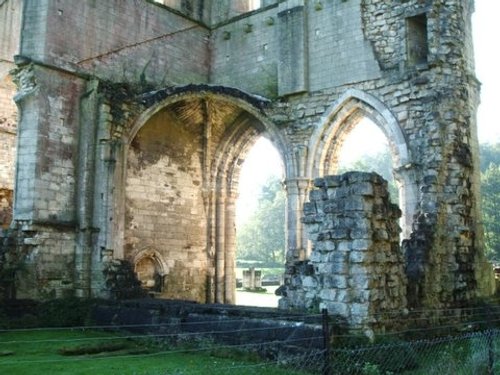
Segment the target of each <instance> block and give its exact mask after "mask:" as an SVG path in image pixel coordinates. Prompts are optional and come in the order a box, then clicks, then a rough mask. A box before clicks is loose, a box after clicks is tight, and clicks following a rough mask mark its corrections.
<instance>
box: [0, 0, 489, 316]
mask: <svg viewBox="0 0 500 375" xmlns="http://www.w3.org/2000/svg"><path fill="white" fill-rule="evenodd" d="M23 3H24V4H23ZM162 3H163V4H164V5H165V6H163V5H159V4H156V3H154V2H151V1H139V0H138V1H126V2H124V1H121V0H109V1H100V2H96V1H92V0H82V1H78V2H69V1H55V0H48V1H44V2H37V1H22V0H6V1H3V2H0V27H2V28H0V40H1V41H2V42H4V41H8V43H2V44H0V46H1V47H2V49H1V51H0V52H1V54H2V55H1V56H0V58H1V61H0V64H1V65H0V68H1V70H0V73H1V74H0V101H1V103H4V101H5V98H7V102H6V103H7V105H6V106H4V105H3V104H2V105H1V106H0V111H2V112H0V122H1V124H0V140H1V141H2V145H3V146H4V148H2V149H0V155H1V156H2V159H0V160H1V163H0V188H2V189H7V190H14V185H15V186H16V191H14V196H15V200H14V207H13V222H12V223H11V227H12V228H13V230H14V232H15V237H16V238H17V239H21V240H20V241H17V240H16V241H17V242H16V243H18V242H22V243H24V245H23V246H25V247H23V249H26V251H27V257H26V259H25V260H26V263H27V266H26V275H25V276H23V277H21V278H20V280H22V282H20V283H19V285H18V289H19V292H20V294H21V295H23V296H32V297H36V298H46V297H47V296H59V295H65V294H76V295H78V296H100V295H104V296H107V295H109V290H107V289H106V288H107V287H106V282H105V276H104V274H103V271H104V270H105V269H106V267H107V265H108V264H109V262H114V261H116V260H120V261H127V262H129V263H130V264H131V269H133V270H134V271H135V272H136V273H137V272H143V268H144V267H145V266H144V265H145V264H150V265H154V267H153V266H151V267H152V269H153V268H154V271H151V272H152V274H153V279H155V278H157V279H158V280H161V281H160V283H161V286H162V288H164V289H162V292H161V293H163V294H164V295H165V296H168V297H172V298H174V297H178V298H189V299H196V300H198V301H200V302H204V301H207V302H212V301H214V302H232V301H234V287H235V280H234V278H235V276H234V259H235V235H234V219H235V218H234V203H235V199H236V197H237V186H238V181H239V179H238V176H239V171H240V167H241V164H242V162H243V160H244V158H245V156H246V153H247V152H248V150H249V149H250V147H251V146H252V144H253V143H254V142H255V140H256V139H257V138H258V137H259V136H261V135H265V136H267V137H269V138H270V139H271V141H272V142H273V144H274V145H275V146H276V148H277V149H278V151H279V152H280V154H281V156H282V158H283V164H284V167H285V181H284V184H285V186H286V192H287V249H286V252H287V265H286V271H285V280H286V285H287V286H288V285H291V286H293V285H295V284H297V283H298V281H297V279H296V278H295V275H296V272H299V273H300V274H303V275H304V277H303V279H304V280H303V281H301V282H304V283H305V285H307V287H308V288H311V290H314V288H316V287H317V285H319V284H318V280H316V279H315V277H316V276H314V275H315V272H316V270H315V268H314V267H313V266H312V265H311V263H309V261H310V262H314V263H315V264H317V268H318V270H317V271H321V272H322V273H323V274H324V275H328V274H331V276H329V277H330V279H329V280H330V281H329V282H331V285H335V286H336V288H340V289H339V291H335V292H334V291H332V290H325V291H323V292H322V293H317V296H318V298H319V297H320V296H321V298H324V299H325V301H326V300H328V301H330V302H331V304H332V306H335V308H337V309H339V311H342V312H343V313H346V314H347V313H349V311H351V310H352V309H355V310H356V311H357V312H359V314H358V315H363V314H365V312H366V314H369V313H370V310H369V309H368V311H365V307H364V306H366V305H363V304H361V305H359V303H358V302H352V306H350V305H346V303H345V302H342V301H343V300H345V299H346V298H348V297H346V296H345V295H344V294H345V293H344V292H343V290H344V289H345V288H350V287H351V286H350V283H351V284H352V283H353V282H354V281H353V280H355V282H356V283H359V284H361V285H365V284H366V283H368V284H369V285H370V282H371V281H370V280H369V279H366V278H364V276H363V273H362V272H360V273H359V275H357V274H356V275H357V276H355V277H354V274H353V275H351V274H349V272H351V271H353V270H356V269H357V268H356V267H354V268H352V267H350V266H349V267H347V265H354V266H356V265H365V264H367V262H380V263H384V262H388V261H392V260H388V259H392V257H393V253H392V252H391V251H392V248H391V249H389V247H391V246H392V245H391V246H389V245H387V249H386V250H384V252H382V253H377V254H368V255H367V250H368V249H370V248H371V246H372V245H373V243H378V242H381V243H386V244H389V243H392V242H391V241H392V237H391V236H392V234H390V233H389V232H387V230H385V229H384V228H371V229H370V230H368V228H367V227H366V226H361V227H358V226H357V222H358V219H360V218H364V217H365V216H364V215H365V212H372V215H373V216H376V215H379V216H380V215H382V214H383V211H381V208H380V205H379V204H378V203H377V202H372V201H366V200H365V199H364V197H366V196H370V195H374V196H375V195H376V194H378V192H377V191H376V189H375V186H373V185H372V184H371V183H368V181H357V183H359V185H358V187H357V188H356V189H355V190H356V194H358V195H356V198H355V199H352V200H347V199H346V197H348V196H350V194H351V193H352V192H353V191H351V190H350V189H351V188H349V189H347V188H346V187H345V186H343V185H342V184H343V182H341V181H337V180H336V179H335V178H330V177H328V178H325V179H324V180H316V182H317V184H320V185H321V184H324V185H325V184H326V185H325V186H328V187H324V186H320V187H321V189H320V190H313V191H312V193H311V201H314V202H323V200H324V199H326V201H327V202H329V203H328V204H326V205H325V206H324V207H323V208H322V209H323V210H324V215H325V218H326V217H329V216H330V217H331V216H332V215H333V212H339V211H346V212H352V213H353V215H354V213H356V215H359V217H358V216H356V215H355V217H352V218H351V219H350V220H348V219H345V220H346V221H345V222H344V224H343V226H341V227H335V228H334V229H331V230H330V231H329V233H328V234H327V235H326V236H327V237H328V238H329V240H328V241H326V239H325V234H324V233H322V232H321V233H320V232H315V230H316V229H314V230H312V232H311V233H316V234H313V235H312V239H313V240H314V241H316V242H317V249H316V251H317V253H316V252H315V253H313V254H309V253H308V237H307V235H306V232H305V230H304V227H303V224H302V223H301V221H300V219H301V217H302V216H303V212H304V213H305V215H306V216H307V215H308V214H310V211H311V209H312V208H311V206H310V205H305V206H304V203H305V202H306V201H307V199H308V196H309V192H310V191H311V189H312V186H313V181H314V180H315V178H317V177H322V176H328V175H332V174H335V173H336V169H337V161H338V154H339V152H340V151H339V150H340V149H341V145H342V142H343V140H344V139H345V137H346V136H347V135H348V134H349V131H350V130H351V129H352V128H353V127H354V126H356V124H357V123H358V122H359V121H360V120H361V119H363V118H365V117H367V118H369V119H371V120H372V121H373V122H374V123H375V124H376V125H377V126H379V127H380V129H381V130H382V131H383V132H384V134H385V135H386V136H387V138H388V140H389V145H390V149H391V152H392V157H393V166H394V173H395V176H396V179H397V180H398V183H399V185H400V202H399V206H400V207H401V210H402V221H401V223H402V224H401V226H402V237H403V239H404V240H405V242H404V246H403V249H404V254H405V257H406V258H405V259H406V264H405V267H406V272H407V274H408V277H409V280H410V279H411V280H412V282H413V284H412V285H413V286H414V287H415V288H414V289H413V290H411V291H410V289H408V291H409V294H408V296H407V297H408V303H409V306H410V307H412V306H413V307H429V308H443V307H449V306H455V305H456V306H462V305H463V304H467V303H469V302H470V301H473V300H474V299H476V298H478V297H481V296H487V295H489V294H491V288H490V279H489V277H490V275H491V272H490V271H491V269H490V268H491V267H490V266H489V264H488V263H487V262H486V260H485V258H484V256H483V253H482V251H483V240H482V228H481V224H480V220H479V218H480V215H479V205H478V204H477V202H478V199H479V173H478V170H479V169H478V142H477V134H476V133H477V131H476V124H475V111H476V107H477V103H478V95H479V84H478V82H477V80H476V79H475V78H474V70H473V59H472V51H473V50H472V38H471V30H470V28H471V24H470V17H471V13H472V12H473V2H471V1H462V0H449V1H446V2H443V1H438V0H436V1H428V2H426V3H425V4H424V3H423V2H422V1H419V0H408V1H402V2H390V3H389V2H381V1H377V0H349V1H324V2H321V6H318V4H316V3H317V2H306V1H301V0H299V1H296V0H293V1H292V0H287V1H279V2H277V1H272V0H270V1H265V2H263V3H262V7H261V8H259V9H257V10H253V11H251V12H247V13H242V14H238V13H239V12H240V11H246V10H250V9H251V7H250V6H249V3H245V2H238V3H234V2H233V4H232V6H230V4H229V3H230V2H229V1H221V2H217V6H214V7H212V8H209V7H208V6H205V5H206V4H207V3H206V2H200V1H194V0H193V1H191V0H188V1H182V2H178V1H162ZM21 5H23V7H21ZM21 9H23V12H24V14H22V16H23V20H24V21H23V22H24V23H25V24H26V25H29V27H25V28H23V29H22V38H20V36H21V23H20V20H21V17H20V16H21V13H20V12H21ZM233 16H235V17H233ZM231 17H233V18H231ZM5 25H8V26H5ZM6 30H7V31H6ZM410 34H411V37H408V36H409V35H410ZM12 35H14V36H12ZM11 36H12V37H11ZM294 41H300V43H294ZM4 47H5V48H4ZM14 54H18V56H17V57H16V59H14V57H13V56H14ZM14 67H16V69H14V70H13V71H12V68H14ZM10 72H11V73H10ZM13 82H16V84H17V94H15V95H14V94H13ZM13 96H14V97H15V100H16V104H17V108H18V112H19V121H18V123H17V124H15V121H13V120H12V119H14V118H15V117H16V108H15V107H14V105H13V101H12V100H11V98H12V97H13ZM4 112H5V114H4ZM4 119H7V120H6V121H5V120H4ZM5 124H8V126H7V128H8V129H7V130H8V131H7V132H5V131H3V130H2V129H4V130H5V128H6V126H4V125H5ZM16 137H17V140H16ZM16 145H17V146H16ZM4 155H5V157H4ZM15 165H17V170H16V174H15V181H14V166H15ZM321 181H323V182H321ZM374 189H375V190H374ZM2 204H3V203H2ZM8 220H10V219H8ZM343 220H344V219H343ZM4 221H5V220H4ZM337 224H338V222H336V221H332V225H337ZM2 225H5V223H2ZM311 225H312V226H313V227H317V228H318V229H317V230H319V226H320V224H319V223H314V224H311ZM346 228H350V229H349V230H346ZM391 233H392V232H391ZM314 236H316V238H314ZM367 236H371V238H368V237H367ZM384 241H385V242H384ZM7 242H8V243H11V242H9V241H7ZM332 243H334V244H335V246H334V247H333V245H332ZM16 246H19V244H18V245H16ZM384 249H385V247H384ZM385 251H387V253H385ZM344 253H345V254H349V255H348V257H347V255H345V256H343V255H342V254H344ZM23 254H24V253H23ZM339 254H340V255H339ZM381 254H386V255H381ZM330 256H331V257H332V259H327V258H329V257H330ZM148 257H149V258H148ZM372 258H373V259H374V260H371V259H372ZM146 259H147V260H146ZM136 267H137V268H136ZM397 267H400V266H397ZM361 269H363V267H361ZM148 272H149V271H148ZM154 275H157V276H154ZM150 279H151V278H150V277H149V276H148V277H146V278H145V279H144V280H145V282H146V283H148V282H149V283H151V282H150V281H148V280H150ZM390 282H391V283H395V284H397V285H398V286H397V287H395V288H403V287H402V285H403V284H404V281H402V280H399V281H390ZM298 284H300V283H298ZM391 285H392V284H391ZM155 287H156V282H155ZM169 288H170V289H169ZM330 289H331V288H330ZM403 289H404V288H403ZM363 291H364V289H363ZM297 293H299V292H297ZM310 293H312V292H310ZM313 294H314V293H313ZM313 294H311V295H310V296H307V297H306V296H303V297H300V298H312V297H314V296H316V294H314V295H313ZM398 295H399V294H398ZM311 296H312V297H311ZM297 298H299V297H297ZM359 298H361V299H363V298H366V296H365V292H363V293H361V294H360V296H359ZM398 298H399V297H398ZM358 305H359V306H358ZM332 308H333V307H332Z"/></svg>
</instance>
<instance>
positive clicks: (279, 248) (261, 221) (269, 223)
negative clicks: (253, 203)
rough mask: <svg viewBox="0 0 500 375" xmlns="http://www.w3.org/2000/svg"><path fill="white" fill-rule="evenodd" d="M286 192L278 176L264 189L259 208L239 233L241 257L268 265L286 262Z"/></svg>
mask: <svg viewBox="0 0 500 375" xmlns="http://www.w3.org/2000/svg"><path fill="white" fill-rule="evenodd" d="M285 202H286V198H285V192H284V190H283V188H282V186H281V182H280V181H279V179H278V178H277V177H271V178H270V179H269V180H268V181H267V183H266V184H265V185H264V187H263V188H262V191H261V193H260V197H259V202H258V207H257V210H256V211H255V213H254V214H253V215H252V216H251V217H250V218H249V219H248V221H247V222H246V223H245V224H244V225H243V227H242V228H241V229H240V230H238V234H237V251H238V258H239V259H245V260H257V261H261V262H263V263H264V264H267V265H277V264H283V263H284V261H285Z"/></svg>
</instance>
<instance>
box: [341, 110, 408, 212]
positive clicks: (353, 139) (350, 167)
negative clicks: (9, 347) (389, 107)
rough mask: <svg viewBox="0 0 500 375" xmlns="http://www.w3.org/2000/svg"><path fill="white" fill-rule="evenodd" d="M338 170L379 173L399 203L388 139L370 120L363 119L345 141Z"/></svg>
mask: <svg viewBox="0 0 500 375" xmlns="http://www.w3.org/2000/svg"><path fill="white" fill-rule="evenodd" d="M337 170H338V173H339V174H340V173H344V172H347V171H361V172H376V173H378V174H379V175H381V176H382V177H383V178H385V179H386V180H387V182H388V188H389V194H390V198H391V201H392V202H393V203H397V202H398V188H397V185H396V181H395V179H394V175H393V165H392V159H391V153H390V149H389V144H388V141H387V138H386V137H385V135H384V133H382V131H381V130H380V129H379V128H378V126H377V125H375V124H374V123H373V122H372V121H370V120H369V119H368V118H363V119H362V120H361V121H360V122H359V123H358V124H357V125H356V126H355V127H354V128H353V129H352V130H351V131H350V132H349V133H348V134H347V136H346V138H345V139H344V142H343V144H342V148H341V150H340V153H339V159H338V168H337Z"/></svg>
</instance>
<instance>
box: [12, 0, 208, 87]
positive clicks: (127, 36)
mask: <svg viewBox="0 0 500 375" xmlns="http://www.w3.org/2000/svg"><path fill="white" fill-rule="evenodd" d="M26 3H27V4H28V6H27V7H26V8H25V9H26V10H25V14H24V19H25V22H26V23H27V24H30V25H32V27H30V28H28V29H26V30H25V31H24V32H23V39H22V44H21V53H22V54H23V55H26V56H30V57H31V58H32V59H35V60H37V61H42V62H45V63H48V64H54V65H57V66H62V67H65V68H67V69H69V70H73V71H74V70H76V71H80V72H86V73H90V74H93V75H95V76H98V77H102V78H104V79H106V80H111V81H114V82H128V83H133V84H142V85H144V84H146V83H148V84H150V85H152V86H156V87H164V86H167V85H171V84H187V83H191V82H194V81H196V82H205V81H206V79H207V75H208V71H209V69H208V64H207V62H208V60H209V59H208V40H209V33H208V29H207V28H206V27H205V26H203V25H202V24H200V23H197V22H194V21H193V20H190V19H187V18H185V17H182V16H181V15H179V14H177V13H174V12H172V11H171V10H168V9H166V8H162V7H161V6H159V5H157V4H154V3H152V2H147V1H139V2H135V1H120V0H111V1H97V2H96V1H88V0H86V1H78V2H76V3H75V2H74V1H71V0H64V1H55V0H47V1H33V0H26ZM46 18H50V20H51V25H50V27H49V28H46V29H43V30H41V29H38V28H37V26H36V25H41V24H43V20H44V19H46ZM42 28H43V27H42ZM69 29H71V30H72V32H71V37H68V33H67V31H68V30H69ZM186 45H189V48H184V46H186Z"/></svg>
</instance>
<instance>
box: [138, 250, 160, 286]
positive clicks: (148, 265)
mask: <svg viewBox="0 0 500 375" xmlns="http://www.w3.org/2000/svg"><path fill="white" fill-rule="evenodd" d="M135 273H136V275H137V279H138V280H139V281H140V282H141V287H142V288H143V289H145V290H147V291H148V292H150V293H161V292H162V289H163V275H162V274H161V271H160V268H159V266H158V262H157V261H156V260H155V259H154V258H151V257H144V258H142V259H140V260H139V261H138V262H137V263H136V265H135Z"/></svg>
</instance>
